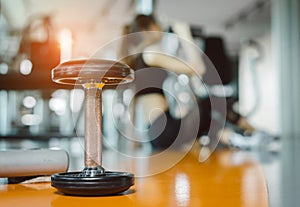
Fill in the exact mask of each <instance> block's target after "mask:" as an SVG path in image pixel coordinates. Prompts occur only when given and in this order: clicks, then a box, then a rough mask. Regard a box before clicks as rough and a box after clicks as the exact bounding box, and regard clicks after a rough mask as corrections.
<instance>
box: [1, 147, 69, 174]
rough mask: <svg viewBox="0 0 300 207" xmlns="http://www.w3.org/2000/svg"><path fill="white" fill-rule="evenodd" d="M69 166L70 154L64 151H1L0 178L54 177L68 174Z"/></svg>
mask: <svg viewBox="0 0 300 207" xmlns="http://www.w3.org/2000/svg"><path fill="white" fill-rule="evenodd" d="M68 166H69V157H68V153H67V152H66V151H63V150H50V149H36V150H7V151H0V177H21V176H38V175H52V174H54V173H58V172H66V171H67V170H68Z"/></svg>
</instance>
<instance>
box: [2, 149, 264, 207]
mask: <svg viewBox="0 0 300 207" xmlns="http://www.w3.org/2000/svg"><path fill="white" fill-rule="evenodd" d="M0 201H1V206H5V207H10V206H39V207H42V206H53V207H58V206H64V207H68V206H70V207H71V206H72V207H76V206H78V207H79V206H80V207H81V206H230V207H233V206H246V207H248V206H249V207H250V206H251V207H252V206H255V207H264V206H268V194H267V187H266V183H265V179H264V176H263V172H262V170H261V168H260V166H259V164H258V163H256V162H254V161H252V160H251V159H250V158H249V157H248V156H247V155H246V154H244V153H241V152H233V151H218V152H215V153H214V154H213V156H212V157H211V158H210V159H208V160H207V161H206V162H205V163H199V162H198V156H197V154H195V153H192V152H191V153H189V154H188V155H187V156H186V157H185V158H184V159H183V160H182V161H180V162H179V163H178V164H177V165H175V166H174V167H173V168H171V169H170V170H168V171H165V172H163V173H160V174H158V175H154V176H150V177H146V178H136V184H135V186H133V187H132V188H131V189H130V190H129V191H128V192H126V193H125V194H123V195H116V196H105V197H72V196H64V195H61V194H59V193H57V191H56V190H55V189H54V188H52V187H51V186H50V183H43V184H26V185H20V184H18V185H15V184H14V185H2V186H1V187H0Z"/></svg>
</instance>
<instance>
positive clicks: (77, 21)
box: [1, 0, 270, 56]
mask: <svg viewBox="0 0 300 207" xmlns="http://www.w3.org/2000/svg"><path fill="white" fill-rule="evenodd" d="M256 2H257V0H185V1H180V0H176V1H175V0H157V1H156V7H155V12H154V13H155V15H156V16H157V17H158V19H160V20H161V21H162V22H163V23H164V24H170V23H172V22H174V21H184V22H188V23H190V24H192V25H196V26H199V27H202V28H203V31H204V33H205V34H206V35H222V36H223V37H224V38H225V40H226V43H227V48H228V50H229V52H231V53H234V52H236V51H237V49H238V45H239V41H240V39H241V38H242V37H252V36H256V35H259V34H261V33H263V32H264V31H265V30H266V29H268V28H269V27H270V9H269V7H267V8H263V9H260V10H261V11H259V12H258V11H257V9H255V7H253V5H254V4H255V3H256ZM135 10H136V9H135V1H134V0H64V1H62V0H13V1H11V0H1V13H2V14H3V16H4V17H5V19H6V20H7V22H8V24H9V25H10V26H11V27H13V28H23V27H24V26H25V25H26V24H27V23H28V21H29V20H30V19H32V18H33V17H34V16H37V15H41V14H50V15H51V16H52V17H53V24H54V25H55V26H56V27H57V28H69V29H70V30H71V31H72V32H73V34H74V36H75V37H74V38H75V39H76V47H77V48H81V49H79V50H78V51H77V54H76V55H78V56H87V55H89V54H90V53H91V52H93V51H94V50H95V49H97V47H99V46H101V45H103V44H105V43H106V42H107V41H110V40H112V39H113V38H116V37H118V36H119V35H120V34H121V30H122V26H123V25H124V24H126V23H128V22H130V21H131V19H132V18H133V16H134V14H135ZM245 14H247V15H246V17H245ZM229 23H230V24H231V26H230V27H228V24H229ZM226 26H227V27H226Z"/></svg>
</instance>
